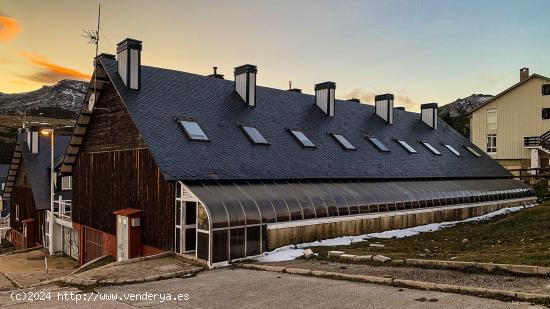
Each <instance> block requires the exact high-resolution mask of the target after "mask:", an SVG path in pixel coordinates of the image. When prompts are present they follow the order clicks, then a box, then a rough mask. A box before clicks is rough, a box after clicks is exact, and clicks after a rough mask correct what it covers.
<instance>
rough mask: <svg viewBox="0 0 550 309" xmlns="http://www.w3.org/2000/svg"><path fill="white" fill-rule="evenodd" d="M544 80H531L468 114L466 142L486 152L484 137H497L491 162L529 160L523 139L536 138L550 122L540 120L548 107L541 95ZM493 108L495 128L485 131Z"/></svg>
mask: <svg viewBox="0 0 550 309" xmlns="http://www.w3.org/2000/svg"><path fill="white" fill-rule="evenodd" d="M549 83H550V82H549V81H548V80H544V79H542V78H538V77H537V78H532V79H531V80H529V81H528V82H526V83H524V84H522V85H520V86H519V87H517V88H514V89H513V90H510V91H509V92H507V93H505V94H503V95H502V96H501V97H499V98H496V99H495V100H493V101H492V102H490V103H488V104H487V105H485V106H483V107H481V108H480V109H478V110H476V111H475V112H473V113H472V115H471V118H470V140H471V141H472V143H474V144H475V145H476V146H478V147H479V148H481V149H482V150H483V151H485V150H486V148H487V147H486V145H487V134H492V133H494V134H496V135H497V152H496V154H491V157H492V158H493V159H530V158H531V157H530V152H529V150H528V149H525V148H524V147H523V138H524V137H525V136H540V135H542V134H543V133H545V132H547V131H549V130H550V119H547V120H544V119H542V109H543V108H550V96H543V95H542V85H544V84H549ZM493 108H496V110H497V128H496V130H492V129H488V128H487V110H488V109H493Z"/></svg>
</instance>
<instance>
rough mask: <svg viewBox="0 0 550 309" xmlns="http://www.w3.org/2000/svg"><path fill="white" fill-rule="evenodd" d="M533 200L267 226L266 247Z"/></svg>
mask: <svg viewBox="0 0 550 309" xmlns="http://www.w3.org/2000/svg"><path fill="white" fill-rule="evenodd" d="M534 203H536V198H535V197H530V198H521V199H513V200H503V201H493V202H485V203H477V204H465V205H455V206H441V207H434V208H424V209H418V210H408V211H397V212H390V213H377V214H365V215H355V216H345V217H334V218H324V219H311V220H303V221H297V222H285V223H275V224H270V225H268V227H267V229H268V232H267V238H268V240H267V241H268V248H269V250H273V249H275V248H279V247H282V246H286V245H291V244H299V243H305V242H313V241H317V240H323V239H329V238H335V237H341V236H353V235H362V234H367V233H376V232H383V231H389V230H395V229H404V228H409V227H414V226H418V225H425V224H430V223H439V222H446V221H457V220H464V219H467V218H471V217H477V216H482V215H484V214H487V213H490V212H494V211H497V210H499V209H502V208H508V207H514V206H520V205H530V204H534Z"/></svg>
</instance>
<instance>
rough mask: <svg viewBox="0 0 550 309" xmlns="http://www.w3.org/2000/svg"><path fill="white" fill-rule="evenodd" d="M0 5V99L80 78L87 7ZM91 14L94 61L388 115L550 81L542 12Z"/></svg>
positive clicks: (207, 4) (483, 4)
mask: <svg viewBox="0 0 550 309" xmlns="http://www.w3.org/2000/svg"><path fill="white" fill-rule="evenodd" d="M0 1H1V2H0V4H1V5H0V16H5V17H7V18H10V19H11V20H15V21H16V22H17V23H18V24H19V25H20V30H19V31H17V34H16V35H15V36H11V37H9V38H7V39H5V40H2V31H3V30H4V31H5V30H7V28H6V26H5V25H4V29H2V26H0V66H2V68H3V70H2V71H3V74H2V76H1V77H0V91H1V92H18V91H25V90H30V89H35V88H38V87H40V86H41V85H42V84H48V83H52V82H53V81H54V80H55V79H56V78H66V77H71V76H73V75H74V77H75V78H83V77H82V76H85V75H86V74H90V73H91V69H92V67H91V58H92V57H93V48H92V47H91V46H89V45H86V44H85V40H84V39H83V38H82V37H81V31H82V29H93V28H94V27H95V18H96V8H97V1H61V0H59V1H54V0H50V1H48V0H44V1H30V0H18V1H3V0H0ZM101 3H102V8H103V12H102V17H103V21H102V27H103V31H104V32H103V34H104V37H103V41H102V45H101V51H103V52H109V53H114V51H115V45H116V43H117V42H118V41H120V40H121V39H123V38H125V37H133V38H136V39H141V40H143V41H144V48H143V63H144V64H147V65H153V66H161V67H167V68H173V69H177V70H185V71H190V72H194V73H199V74H209V73H210V72H211V67H212V66H218V67H220V71H221V73H223V74H225V75H226V77H228V78H231V76H232V68H233V67H235V66H238V65H241V64H244V63H252V64H255V65H257V66H258V68H259V75H258V82H259V83H260V84H261V85H265V86H269V87H275V88H286V87H287V85H288V81H289V80H292V81H293V84H294V86H295V87H298V88H302V89H304V91H305V92H309V93H311V92H312V91H313V85H314V84H315V83H317V82H322V81H326V80H331V81H334V82H336V84H337V96H339V97H341V98H348V97H351V96H359V97H362V98H364V99H366V100H367V101H368V102H371V101H372V100H371V97H372V96H373V95H374V94H379V93H385V92H391V93H394V94H395V95H396V97H397V102H396V105H398V106H399V105H401V106H407V108H408V109H411V110H417V109H418V106H419V105H420V104H422V103H427V102H438V103H440V104H445V103H448V102H451V101H453V100H455V99H456V98H459V97H465V96H468V95H470V94H472V93H488V94H496V93H498V92H500V91H501V90H503V89H505V88H507V87H508V86H510V85H511V84H513V83H515V82H517V81H518V79H519V69H520V68H521V67H523V66H527V67H529V68H530V70H531V73H539V74H542V75H546V76H550V1H534V0H533V1H223V2H222V1H163V0H157V1H135V0H134V1H128V0H103V1H101ZM0 25H2V24H1V23H0ZM29 55H33V57H30V56H29ZM36 57H40V58H36ZM36 59H39V60H41V61H36ZM44 61H47V62H46V63H45V62H44ZM56 66H57V67H56ZM58 67H62V68H66V69H70V70H73V71H77V72H78V73H82V74H83V75H79V74H73V75H71V74H72V73H74V72H73V71H65V70H61V69H59V68H58ZM52 68H53V69H52ZM55 68H57V69H59V70H57V71H56V69H55ZM48 70H50V71H52V70H53V72H49V71H48ZM45 71H48V72H45ZM41 73H42V74H41ZM44 73H51V74H44ZM56 74H57V75H56ZM44 76H46V77H48V78H43V80H41V78H42V77H44Z"/></svg>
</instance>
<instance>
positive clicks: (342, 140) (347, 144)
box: [330, 133, 356, 150]
mask: <svg viewBox="0 0 550 309" xmlns="http://www.w3.org/2000/svg"><path fill="white" fill-rule="evenodd" d="M330 135H332V136H333V137H334V138H335V139H336V140H337V141H338V142H340V145H342V147H344V148H345V149H346V150H356V148H355V146H353V145H352V144H351V143H350V142H349V141H348V140H347V139H346V138H345V137H344V136H343V135H342V134H338V133H330Z"/></svg>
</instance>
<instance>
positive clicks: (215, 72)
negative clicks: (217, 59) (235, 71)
mask: <svg viewBox="0 0 550 309" xmlns="http://www.w3.org/2000/svg"><path fill="white" fill-rule="evenodd" d="M212 68H214V75H218V67H212Z"/></svg>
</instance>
